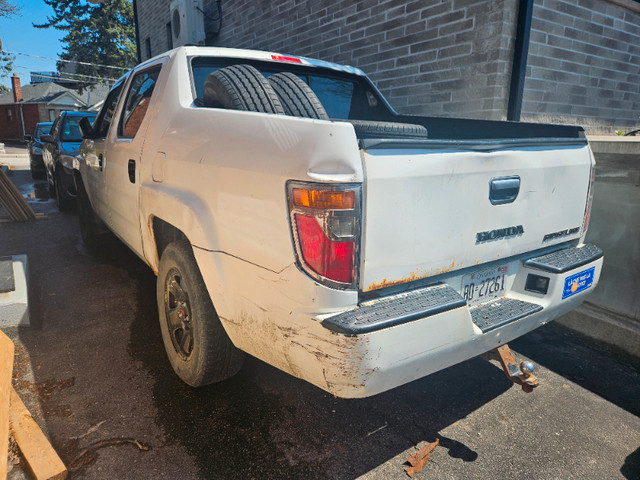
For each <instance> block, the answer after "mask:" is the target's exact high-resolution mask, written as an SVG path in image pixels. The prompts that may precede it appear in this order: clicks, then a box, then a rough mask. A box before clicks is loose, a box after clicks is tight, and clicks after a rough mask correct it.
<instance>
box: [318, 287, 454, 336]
mask: <svg viewBox="0 0 640 480" xmlns="http://www.w3.org/2000/svg"><path fill="white" fill-rule="evenodd" d="M465 305H466V302H465V301H464V298H462V297H461V296H460V294H459V293H458V292H456V291H455V290H454V289H453V288H451V287H450V286H449V285H446V284H440V285H433V286H430V287H426V288H420V289H418V290H414V291H412V292H408V293H402V294H399V295H394V296H393V297H389V298H383V299H380V300H372V301H370V302H365V303H362V304H361V305H360V306H359V307H358V308H355V309H353V310H349V311H348V312H344V313H340V314H338V315H335V316H333V317H329V318H327V319H325V320H323V321H322V325H323V326H324V327H325V328H327V329H329V330H332V331H334V332H339V333H346V334H352V335H357V334H361V333H368V332H372V331H375V330H381V329H383V328H388V327H393V326H395V325H400V324H403V323H408V322H411V321H413V320H418V319H420V318H424V317H428V316H431V315H436V314H438V313H442V312H446V311H448V310H453V309H454V308H459V307H464V306H465Z"/></svg>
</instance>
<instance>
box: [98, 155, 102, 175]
mask: <svg viewBox="0 0 640 480" xmlns="http://www.w3.org/2000/svg"><path fill="white" fill-rule="evenodd" d="M98 168H99V169H100V171H102V154H99V155H98Z"/></svg>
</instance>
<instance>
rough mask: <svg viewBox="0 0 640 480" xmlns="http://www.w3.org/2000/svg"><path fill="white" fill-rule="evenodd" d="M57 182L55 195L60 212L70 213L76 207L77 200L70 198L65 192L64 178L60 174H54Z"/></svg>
mask: <svg viewBox="0 0 640 480" xmlns="http://www.w3.org/2000/svg"><path fill="white" fill-rule="evenodd" d="M54 177H55V179H56V181H55V194H56V202H57V203H58V210H60V211H61V212H70V211H72V210H73V208H74V207H75V205H76V202H75V199H73V198H70V197H68V196H67V195H66V194H65V193H64V191H63V188H64V187H63V185H64V184H63V183H62V178H61V176H60V173H59V172H56V173H55V174H54Z"/></svg>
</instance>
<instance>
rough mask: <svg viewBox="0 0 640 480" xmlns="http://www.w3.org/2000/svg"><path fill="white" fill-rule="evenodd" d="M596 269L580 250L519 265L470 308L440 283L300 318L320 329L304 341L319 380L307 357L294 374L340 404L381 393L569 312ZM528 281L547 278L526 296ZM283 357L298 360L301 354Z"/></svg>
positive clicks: (593, 257)
mask: <svg viewBox="0 0 640 480" xmlns="http://www.w3.org/2000/svg"><path fill="white" fill-rule="evenodd" d="M568 253H569V255H567V254H568ZM571 254H573V256H572V255H571ZM563 256H564V257H563ZM545 257H546V258H545ZM602 262H603V256H602V251H600V250H599V249H598V248H597V247H593V246H584V245H582V246H580V248H571V249H566V250H563V251H559V252H555V253H554V254H550V255H546V256H544V257H537V258H535V259H529V260H526V261H521V265H520V268H519V269H518V272H517V274H516V275H515V278H514V279H513V282H512V284H511V286H510V289H509V291H508V293H507V295H506V296H505V297H503V298H499V299H495V300H493V301H491V302H489V303H487V304H484V305H480V306H477V307H473V308H469V306H468V305H467V304H466V302H465V301H464V299H462V297H461V296H460V295H459V294H458V293H457V292H456V290H455V289H453V288H452V287H451V286H450V285H447V284H446V283H444V284H440V285H435V286H430V287H425V288H422V289H419V290H415V291H412V292H407V293H403V294H400V295H395V296H392V297H385V298H384V299H379V300H375V301H372V302H367V303H364V304H361V305H360V306H359V307H357V308H356V309H353V310H350V311H347V312H342V313H339V314H337V315H331V316H319V317H318V316H317V317H315V318H313V319H307V320H316V321H315V322H312V323H313V324H316V325H317V324H318V323H320V325H322V328H323V329H324V332H322V331H321V330H320V329H317V328H316V329H315V331H313V332H312V333H310V334H309V336H308V337H307V338H305V341H304V350H305V351H306V352H307V353H310V354H311V355H312V356H313V357H314V358H315V362H314V363H315V366H314V369H318V370H319V371H321V374H319V373H318V371H316V372H313V371H312V370H313V369H311V368H309V366H310V361H311V358H307V359H305V361H304V362H303V363H304V364H305V365H306V367H305V368H301V369H300V370H298V371H299V372H301V373H303V375H302V377H303V378H305V379H307V380H309V381H311V382H312V383H315V384H316V385H318V386H319V387H321V388H323V389H325V390H328V391H329V392H331V393H333V394H334V395H337V396H339V397H346V398H357V397H367V396H370V395H375V394H377V393H381V392H383V391H386V390H389V389H391V388H394V387H397V386H400V385H402V384H405V383H408V382H410V381H412V380H415V379H418V378H421V377H423V376H425V375H429V374H431V373H434V372H436V371H438V370H441V369H444V368H446V367H449V366H451V365H454V364H456V363H459V362H461V361H464V360H466V359H469V358H472V357H475V356H477V355H480V354H482V353H484V352H486V351H488V350H491V349H493V348H496V347H498V346H500V345H502V344H504V343H507V342H509V341H511V340H513V339H515V338H517V337H519V336H521V335H523V334H525V333H527V332H529V331H531V330H533V329H535V328H537V327H539V326H541V325H543V324H545V323H548V322H549V321H551V320H553V319H555V318H557V317H559V316H561V315H563V314H565V313H567V312H569V311H570V310H572V309H574V308H575V307H577V306H578V305H579V304H580V303H582V301H583V300H584V299H585V297H586V296H587V295H588V294H589V293H590V292H591V291H592V290H593V289H594V288H595V286H596V284H597V282H598V279H599V277H600V270H601V268H602ZM584 272H588V273H584ZM529 274H534V275H538V276H545V277H547V278H549V285H548V290H547V293H546V294H544V295H542V294H539V293H535V292H528V291H526V290H525V288H524V287H525V286H526V279H527V276H528V275H529ZM587 276H588V277H589V286H588V287H586V288H585V289H584V290H578V289H577V288H576V289H575V290H576V292H575V293H571V286H569V287H567V285H568V283H567V282H569V283H570V285H573V283H571V282H573V280H574V279H575V281H576V282H578V281H579V280H580V278H586V277H587ZM298 320H299V321H301V322H302V321H304V320H303V319H298ZM318 320H319V321H320V322H318ZM296 323H297V322H296ZM328 344H332V345H333V348H330V347H328ZM290 358H298V359H301V360H302V359H303V358H304V353H301V354H300V355H297V356H291V357H290ZM319 375H320V378H321V379H322V380H321V381H318V377H319Z"/></svg>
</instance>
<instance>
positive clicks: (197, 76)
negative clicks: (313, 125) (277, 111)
mask: <svg viewBox="0 0 640 480" xmlns="http://www.w3.org/2000/svg"><path fill="white" fill-rule="evenodd" d="M233 64H249V65H252V66H254V67H256V68H257V69H258V70H259V71H260V73H262V75H264V76H265V77H269V76H270V75H273V74H274V73H278V72H282V71H287V72H291V73H294V74H295V75H297V76H298V77H299V78H301V79H302V80H304V81H305V83H307V85H309V87H311V90H313V91H314V93H315V94H316V96H317V97H318V99H319V100H320V102H321V103H322V105H323V106H324V108H325V110H326V111H327V114H328V115H329V117H330V118H335V119H361V120H376V119H383V118H386V117H387V116H388V114H389V112H388V110H387V109H386V106H385V105H384V102H383V101H382V100H381V99H380V97H379V96H378V94H377V92H376V91H375V90H374V89H373V88H371V86H370V85H369V84H368V82H367V81H366V80H365V79H364V78H362V77H361V76H359V75H355V74H350V73H345V72H339V71H334V70H330V69H328V68H317V67H309V66H306V65H298V64H292V63H291V64H290V63H277V62H264V61H258V60H249V59H230V58H215V57H193V58H192V59H191V71H192V73H193V82H194V86H195V91H196V96H197V97H198V98H200V99H201V98H202V97H203V90H204V83H205V81H206V79H207V76H209V74H211V73H212V72H214V71H216V70H218V69H220V68H224V67H226V66H228V65H233Z"/></svg>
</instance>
